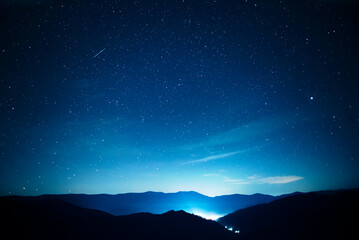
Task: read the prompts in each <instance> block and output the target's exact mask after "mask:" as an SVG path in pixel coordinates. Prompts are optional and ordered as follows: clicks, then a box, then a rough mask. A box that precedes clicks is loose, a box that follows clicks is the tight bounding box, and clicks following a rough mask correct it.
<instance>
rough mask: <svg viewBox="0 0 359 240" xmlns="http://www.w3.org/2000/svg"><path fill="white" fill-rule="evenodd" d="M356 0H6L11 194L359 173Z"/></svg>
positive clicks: (3, 181) (280, 188) (219, 187)
mask: <svg viewBox="0 0 359 240" xmlns="http://www.w3.org/2000/svg"><path fill="white" fill-rule="evenodd" d="M358 10H359V8H358V5H357V4H354V3H353V1H339V0H338V1H324V0H323V1H316V0H307V1H305V0H304V1H294V0H282V1H279V0H278V1H274V0H261V1H254V0H237V1H234V0H223V1H220V0H217V1H214V0H207V1H198V0H183V1H182V0H162V1H153V0H146V1H145V0H143V1H129V0H128V1H103V0H98V1H85V0H78V1H57V0H53V1H51V0H42V1H32V0H28V1H25V0H23V1H0V84H1V85H0V111H1V115H0V131H1V132H0V133H1V135H0V195H8V194H21V195H39V194H45V193H110V194H115V193H124V192H143V191H150V190H151V191H163V192H176V191H181V190H193V191H198V192H200V193H203V194H207V195H211V196H213V195H221V194H232V193H245V194H250V193H256V192H261V193H268V194H282V193H288V192H293V191H312V190H322V189H337V188H351V187H358V186H359V174H358V171H359V146H358V145H359V144H358V143H359V101H358V92H359V84H358V81H359V77H358V76H359V67H358V66H359V59H358V56H359V50H358V46H357V44H358V42H359V30H358V26H359V18H358V15H357V12H358Z"/></svg>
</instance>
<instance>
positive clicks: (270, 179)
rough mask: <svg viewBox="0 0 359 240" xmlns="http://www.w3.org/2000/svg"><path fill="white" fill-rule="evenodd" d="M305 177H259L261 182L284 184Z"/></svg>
mask: <svg viewBox="0 0 359 240" xmlns="http://www.w3.org/2000/svg"><path fill="white" fill-rule="evenodd" d="M301 179H303V177H299V176H295V175H292V176H275V177H266V178H259V179H258V181H259V183H269V184H283V183H291V182H295V181H298V180H301Z"/></svg>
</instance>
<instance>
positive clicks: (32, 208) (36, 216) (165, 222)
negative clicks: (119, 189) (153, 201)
mask: <svg viewBox="0 0 359 240" xmlns="http://www.w3.org/2000/svg"><path fill="white" fill-rule="evenodd" d="M0 211H1V215H0V218H1V222H2V224H1V229H2V235H3V236H7V238H9V239H86V240H88V239H123V240H130V239H131V240H133V239H158V240H167V239H178V240H180V239H181V240H182V239H189V240H191V239H193V240H198V239H209V240H211V239H213V240H218V239H223V240H231V239H238V234H235V233H233V232H230V231H228V230H226V229H225V228H224V227H223V226H221V225H220V224H218V223H217V222H215V221H210V220H205V219H203V218H201V217H198V216H196V215H192V214H188V213H186V212H184V211H169V212H167V213H164V214H161V215H155V214H151V213H137V214H132V215H128V216H117V217H116V216H113V215H110V214H108V213H104V212H101V211H98V210H93V209H85V208H81V207H77V206H74V205H72V204H69V203H66V202H63V201H61V200H41V199H40V200H37V201H23V199H19V198H14V197H6V198H0Z"/></svg>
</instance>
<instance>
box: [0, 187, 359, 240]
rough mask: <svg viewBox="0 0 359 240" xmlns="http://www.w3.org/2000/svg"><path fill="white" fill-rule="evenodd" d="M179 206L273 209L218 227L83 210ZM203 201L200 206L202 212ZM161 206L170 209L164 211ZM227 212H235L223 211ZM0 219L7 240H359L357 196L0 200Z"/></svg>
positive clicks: (248, 211) (185, 217)
mask: <svg viewBox="0 0 359 240" xmlns="http://www.w3.org/2000/svg"><path fill="white" fill-rule="evenodd" d="M116 200H119V203H115V201H116ZM211 200H212V201H213V202H211ZM214 200H215V201H214ZM96 201H100V202H98V203H96ZM156 201H158V202H156ZM166 201H168V202H167V203H166ZM181 201H183V203H184V204H183V205H182V206H187V207H193V206H196V207H202V208H205V209H207V210H208V211H215V210H212V209H211V207H213V206H219V207H222V208H221V209H225V210H227V209H229V208H232V207H234V206H245V204H254V202H256V201H257V202H260V201H262V202H263V201H267V203H260V204H257V205H255V206H250V207H247V208H243V209H240V210H237V211H235V212H233V213H230V214H228V215H226V216H224V217H222V218H220V219H218V221H217V222H215V221H210V220H205V219H203V218H201V217H199V216H196V215H193V214H189V213H186V212H185V211H182V210H180V211H173V210H171V211H167V212H165V213H163V214H152V213H140V212H138V213H135V214H130V215H122V216H114V215H112V214H109V213H106V212H103V211H100V210H95V209H89V208H85V207H80V206H79V205H81V204H82V205H84V206H85V205H86V206H92V207H94V206H95V207H97V208H100V207H102V208H105V209H112V208H113V209H115V210H117V213H119V212H121V211H123V209H125V207H124V206H121V208H118V207H119V206H120V203H124V204H127V205H126V206H128V207H130V209H129V210H127V211H135V210H136V209H137V210H138V211H140V209H149V210H151V211H162V210H164V209H166V208H169V207H170V206H176V207H180V205H179V203H180V202H181ZM187 201H188V202H187ZM201 201H204V202H202V205H198V204H200V203H201ZM206 201H207V202H206ZM236 201H238V202H236ZM241 201H242V202H241ZM70 202H73V203H76V205H74V204H73V203H70ZM189 202H192V203H196V204H197V205H196V204H189ZM160 203H162V204H166V205H165V206H162V208H161V207H160ZM210 203H211V204H214V205H210ZM106 204H109V205H110V206H106ZM136 204H141V205H139V206H137V207H136ZM146 204H147V205H146ZM151 204H154V205H153V206H152V205H151ZM215 204H217V205H215ZM225 204H229V205H230V206H229V207H228V206H227V208H225ZM106 207H107V208H106ZM111 207H112V208H111ZM218 209H220V208H218ZM0 212H1V215H0V216H1V220H2V229H3V235H4V236H9V237H11V238H12V239H24V238H28V239H159V240H162V239H196V240H197V239H210V240H211V239H213V240H214V239H223V240H227V239H240V240H256V239H265V240H271V239H276V240H281V239H283V240H284V239H313V240H314V239H349V238H350V239H359V232H358V231H357V227H358V226H359V218H358V216H359V190H345V191H321V192H311V193H293V194H289V195H283V196H280V197H272V196H268V195H262V194H255V195H249V196H247V195H229V196H220V197H214V198H210V197H206V196H204V195H201V194H198V193H196V192H179V193H172V194H164V193H154V192H147V193H140V194H119V195H76V194H75V195H74V194H72V195H44V196H38V197H19V196H10V197H0ZM226 228H227V229H226ZM237 232H239V233H237Z"/></svg>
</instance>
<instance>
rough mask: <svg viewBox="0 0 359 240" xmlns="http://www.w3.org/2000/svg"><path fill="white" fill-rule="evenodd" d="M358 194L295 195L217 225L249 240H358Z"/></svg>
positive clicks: (237, 213)
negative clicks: (230, 229) (237, 232)
mask: <svg viewBox="0 0 359 240" xmlns="http://www.w3.org/2000/svg"><path fill="white" fill-rule="evenodd" d="M358 216H359V191H358V190H348V191H322V192H311V193H305V194H304V193H303V194H296V195H293V196H288V197H286V198H282V199H279V200H276V201H273V202H271V203H268V204H260V205H257V206H252V207H249V208H246V209H241V210H238V211H235V212H234V213H231V214H228V215H227V216H224V217H222V218H220V219H218V222H219V223H220V224H222V225H224V226H227V228H232V229H233V231H239V232H240V233H239V235H240V236H241V239H242V240H250V239H266V240H271V239H276V240H279V239H359V232H358V226H359V218H358Z"/></svg>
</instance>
